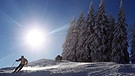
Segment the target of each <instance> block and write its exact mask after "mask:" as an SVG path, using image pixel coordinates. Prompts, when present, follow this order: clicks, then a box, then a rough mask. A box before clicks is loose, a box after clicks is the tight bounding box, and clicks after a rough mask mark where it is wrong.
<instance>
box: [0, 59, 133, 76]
mask: <svg viewBox="0 0 135 76" xmlns="http://www.w3.org/2000/svg"><path fill="white" fill-rule="evenodd" d="M13 69H14V68H2V69H0V76H135V65H134V64H116V63H113V62H95V63H77V62H69V61H62V62H55V61H54V60H48V59H41V60H37V61H33V62H30V63H29V64H28V65H27V66H25V67H24V68H23V70H22V71H21V72H19V73H14V74H13V73H12V71H13Z"/></svg>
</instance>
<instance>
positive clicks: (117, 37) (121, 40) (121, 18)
mask: <svg viewBox="0 0 135 76" xmlns="http://www.w3.org/2000/svg"><path fill="white" fill-rule="evenodd" d="M125 20H126V19H125V13H124V9H123V4H122V0H121V1H120V8H119V12H118V22H117V23H116V25H115V29H114V36H113V43H112V61H114V62H117V63H129V54H128V51H127V48H128V41H127V32H126V28H125V26H126V25H127V24H126V23H125Z"/></svg>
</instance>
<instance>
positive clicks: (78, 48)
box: [75, 12, 86, 61]
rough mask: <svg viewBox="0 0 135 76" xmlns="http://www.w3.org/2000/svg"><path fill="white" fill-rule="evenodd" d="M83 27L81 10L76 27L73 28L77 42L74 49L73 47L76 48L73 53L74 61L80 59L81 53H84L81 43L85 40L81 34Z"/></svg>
mask: <svg viewBox="0 0 135 76" xmlns="http://www.w3.org/2000/svg"><path fill="white" fill-rule="evenodd" d="M85 28H86V27H85V20H84V14H83V12H81V14H80V17H79V19H78V21H77V27H76V29H75V30H76V32H77V34H78V36H77V38H76V39H77V42H76V44H75V45H76V49H75V50H76V53H75V54H76V55H75V56H76V61H82V54H83V53H84V52H83V47H82V45H83V42H84V40H85V38H84V36H82V34H84V32H85V31H86V29H85Z"/></svg>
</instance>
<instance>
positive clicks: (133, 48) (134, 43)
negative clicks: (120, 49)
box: [131, 23, 135, 64]
mask: <svg viewBox="0 0 135 76" xmlns="http://www.w3.org/2000/svg"><path fill="white" fill-rule="evenodd" d="M134 26H135V23H134ZM131 62H132V64H135V29H134V31H133V33H132V41H131Z"/></svg>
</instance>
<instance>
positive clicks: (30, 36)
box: [25, 28, 45, 48]
mask: <svg viewBox="0 0 135 76" xmlns="http://www.w3.org/2000/svg"><path fill="white" fill-rule="evenodd" d="M25 41H26V43H27V44H28V45H30V46H31V47H33V48H35V47H40V46H41V45H43V43H44V41H45V35H44V34H43V32H42V31H41V30H39V29H36V28H35V29H31V30H29V31H28V32H27V33H26V36H25Z"/></svg>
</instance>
